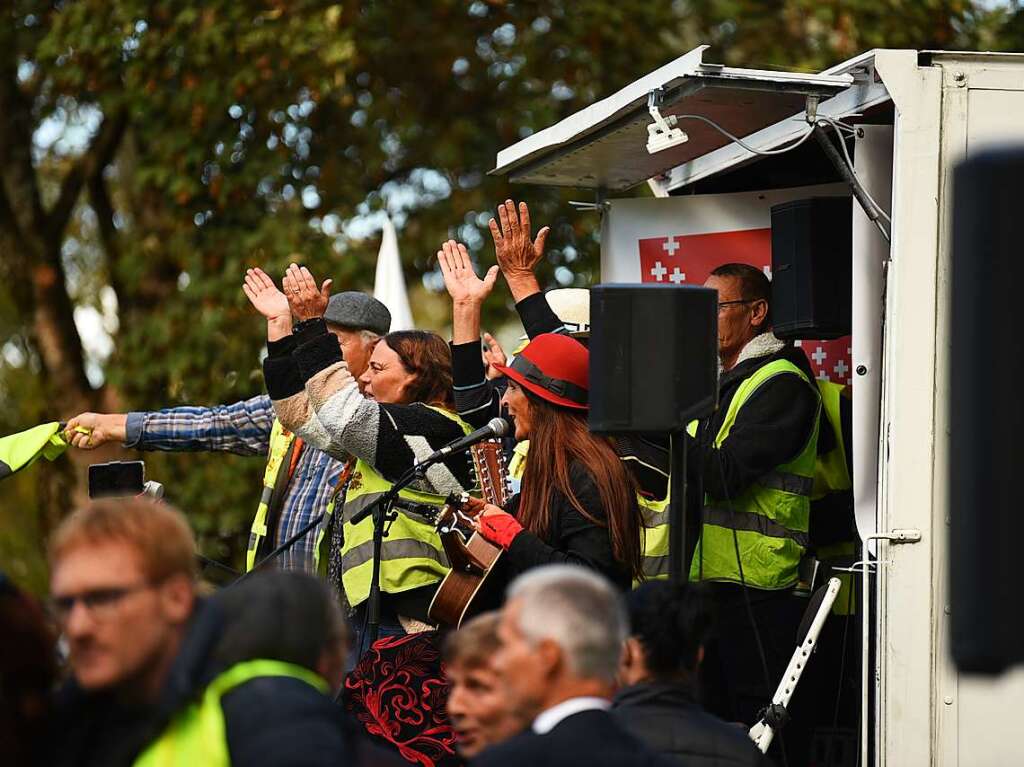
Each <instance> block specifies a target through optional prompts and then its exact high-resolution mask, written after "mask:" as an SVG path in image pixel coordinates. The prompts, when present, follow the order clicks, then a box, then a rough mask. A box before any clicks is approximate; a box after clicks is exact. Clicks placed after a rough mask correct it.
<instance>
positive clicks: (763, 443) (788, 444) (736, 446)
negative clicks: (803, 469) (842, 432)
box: [689, 345, 830, 499]
mask: <svg viewBox="0 0 1024 767" xmlns="http://www.w3.org/2000/svg"><path fill="white" fill-rule="evenodd" d="M778 359H786V360H789V361H790V362H792V363H794V364H795V365H796V366H797V367H798V368H800V369H801V370H802V371H803V372H804V373H805V374H806V375H807V378H808V380H809V381H812V382H813V381H814V373H813V371H812V370H811V366H810V363H808V361H807V356H806V355H805V354H804V353H803V351H802V350H801V349H798V348H796V347H793V346H789V345H787V346H785V347H783V348H782V349H781V350H780V351H778V352H775V353H774V354H768V355H766V356H763V357H754V358H752V359H747V360H744V361H743V362H741V363H739V364H738V365H736V366H735V367H734V368H733V369H732V370H730V371H728V372H727V373H724V374H723V375H722V377H721V379H720V380H719V384H718V409H717V410H716V411H715V412H714V413H713V414H712V415H711V417H710V418H708V419H705V420H702V421H701V422H700V427H699V429H698V432H697V439H695V440H694V441H693V442H692V443H691V460H690V461H689V468H690V472H691V473H692V474H691V479H694V480H696V481H699V482H700V483H701V484H702V486H703V490H704V492H706V493H708V494H710V495H711V496H712V497H714V498H720V499H725V498H736V497H737V496H738V495H739V494H740V493H742V492H743V491H744V490H746V489H747V488H748V487H750V486H751V485H752V484H754V482H756V481H757V480H758V479H759V478H761V477H762V476H764V475H765V474H767V473H768V472H769V471H772V470H773V469H775V468H776V467H778V466H779V465H781V464H783V463H786V462H787V461H791V460H793V458H795V457H796V456H797V455H798V454H799V453H800V451H801V450H802V449H803V446H804V445H805V444H807V440H808V438H809V437H810V435H811V432H812V430H813V429H814V423H815V417H816V416H817V413H818V410H819V399H818V396H817V393H816V392H815V389H814V388H812V387H813V384H812V386H808V384H807V383H806V382H804V381H802V380H800V379H799V378H798V377H797V376H794V375H780V376H775V377H774V378H772V379H770V380H769V381H767V382H766V383H764V384H763V385H761V386H760V387H758V389H757V391H755V392H754V394H753V395H751V397H750V398H749V399H748V400H747V401H746V402H745V403H744V405H743V407H742V408H740V411H739V414H738V415H737V417H736V421H735V423H734V424H733V425H732V428H731V429H730V431H729V436H728V437H727V438H726V439H725V441H724V442H723V443H722V446H721V448H715V446H714V442H715V436H716V435H717V434H718V431H719V429H720V428H721V426H722V423H723V422H724V421H725V415H726V413H727V412H728V411H729V403H731V402H732V398H733V397H734V396H735V395H736V391H737V389H739V386H740V384H741V383H742V382H743V381H744V380H745V379H747V378H749V377H750V376H751V375H753V374H754V373H755V372H756V371H757V370H758V369H760V368H761V367H763V366H765V365H767V364H769V363H771V362H774V361H775V360H778ZM826 432H829V430H828V429H822V430H821V433H822V438H824V439H828V436H827V435H826V434H825V433H826ZM829 433H830V432H829ZM692 453H696V455H695V456H694V455H692Z"/></svg>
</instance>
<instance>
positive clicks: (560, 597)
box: [508, 565, 629, 682]
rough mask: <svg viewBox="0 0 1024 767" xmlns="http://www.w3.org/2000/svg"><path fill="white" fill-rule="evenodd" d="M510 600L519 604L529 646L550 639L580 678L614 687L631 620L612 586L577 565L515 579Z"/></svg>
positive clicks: (539, 570)
mask: <svg viewBox="0 0 1024 767" xmlns="http://www.w3.org/2000/svg"><path fill="white" fill-rule="evenodd" d="M508 598H509V599H518V600H520V605H521V607H520V611H519V630H520V631H521V632H522V633H523V635H524V636H525V637H526V638H527V640H528V641H529V642H530V644H534V645H535V644H537V643H538V642H540V641H541V640H542V639H550V640H552V641H554V642H555V643H556V644H558V646H559V647H561V648H562V651H563V652H564V653H565V656H566V659H567V661H568V663H569V667H570V668H571V669H572V670H573V672H574V673H576V674H577V675H578V676H580V677H583V678H585V679H600V680H602V681H605V682H614V681H615V675H616V673H617V671H618V668H619V658H620V657H621V654H622V645H623V643H624V642H625V641H626V637H627V636H628V635H629V618H628V616H627V614H626V608H625V606H624V604H623V602H622V598H621V597H620V596H619V593H618V592H617V591H616V590H615V587H614V586H612V585H611V583H609V582H608V581H607V580H605V579H604V578H602V577H601V576H600V575H598V574H597V573H594V572H592V571H590V570H586V569H584V568H583V567H580V566H577V565H550V566H547V567H538V568H537V569H535V570H530V571H529V572H528V573H526V574H525V575H521V576H519V577H518V578H516V579H515V580H514V581H513V582H512V584H511V585H510V586H509V588H508Z"/></svg>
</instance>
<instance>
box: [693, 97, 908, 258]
mask: <svg viewBox="0 0 1024 767" xmlns="http://www.w3.org/2000/svg"><path fill="white" fill-rule="evenodd" d="M674 117H675V118H676V120H700V121H701V122H703V123H707V124H708V125H710V126H711V127H712V128H714V129H715V130H717V131H718V132H719V133H721V134H722V135H723V136H725V137H726V138H728V139H730V140H732V141H734V142H735V143H737V144H739V145H740V146H741V147H743V148H744V149H746V150H747V151H748V152H751V153H752V154H759V155H764V156H769V157H770V156H772V155H778V154H785V153H786V152H791V151H793V150H794V149H796V148H797V147H798V146H800V145H801V144H803V143H804V142H805V141H807V139H809V138H810V137H811V134H812V133H814V127H815V126H816V125H818V124H824V125H829V126H831V127H832V130H834V131H835V132H836V135H838V136H839V146H840V147H841V148H842V150H843V157H844V158H845V159H846V167H847V168H849V170H850V174H851V175H852V176H853V177H854V178H855V179H857V181H858V183H859V182H860V179H859V178H857V172H856V171H855V170H854V168H853V159H852V158H851V157H850V151H849V150H848V149H847V148H846V139H845V138H844V137H843V131H847V132H848V133H849V134H850V135H856V133H857V129H856V128H854V127H853V126H852V125H846V124H845V123H842V122H839V121H838V120H836V119H834V118H832V117H827V116H825V115H819V116H818V118H817V120H816V121H815V125H812V126H811V127H810V128H808V129H807V132H806V133H804V134H803V135H801V136H800V137H798V138H797V139H796V140H795V141H794V142H793V143H792V144H788V145H787V146H784V147H781V148H779V149H756V148H754V147H752V146H751V145H750V144H748V143H746V142H745V141H743V139H741V138H740V137H739V136H735V135H733V134H732V133H730V132H729V131H727V130H726V129H725V128H723V127H722V126H721V125H719V124H718V123H716V122H715V121H714V120H711V119H709V118H707V117H704V116H703V115H674ZM860 188H861V191H862V192H863V193H864V196H865V197H867V199H868V200H869V201H870V202H871V204H872V205H874V206H875V210H877V211H878V215H879V216H881V217H882V218H884V219H885V221H886V223H888V224H889V226H892V219H891V218H890V217H889V214H888V213H886V212H885V211H884V210H883V209H882V206H881V205H879V204H878V203H877V202H875V198H874V197H872V196H871V195H870V193H868V191H867V189H865V188H864V185H863V184H860ZM872 222H873V223H874V225H875V226H876V227H878V231H879V232H881V233H882V237H884V238H885V241H886V242H888V241H889V233H888V232H887V231H886V229H885V227H884V226H882V225H881V223H879V221H878V219H877V218H876V219H872Z"/></svg>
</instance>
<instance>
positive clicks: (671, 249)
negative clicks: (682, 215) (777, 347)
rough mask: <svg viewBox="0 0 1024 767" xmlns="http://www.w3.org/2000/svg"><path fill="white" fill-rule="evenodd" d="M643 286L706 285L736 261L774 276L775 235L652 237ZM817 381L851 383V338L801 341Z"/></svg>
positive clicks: (644, 245)
mask: <svg viewBox="0 0 1024 767" xmlns="http://www.w3.org/2000/svg"><path fill="white" fill-rule="evenodd" d="M637 246H638V250H639V255H640V278H641V281H642V282H660V283H674V284H676V285H682V284H686V285H703V284H704V281H705V280H706V279H707V278H708V276H709V275H710V274H711V270H712V269H714V268H715V267H717V266H721V265H722V264H727V263H731V262H736V263H743V264H750V265H751V266H756V267H757V268H758V269H761V270H763V271H764V273H765V274H767V275H768V276H769V277H771V276H772V274H771V272H772V230H771V229H740V230H737V231H734V232H714V233H707V234H691V235H685V234H683V235H669V236H668V237H647V238H644V239H641V240H638V241H637ZM796 345H797V346H800V347H802V348H803V350H804V352H805V353H806V354H807V357H808V359H810V361H811V367H812V368H813V369H814V373H815V375H817V376H818V378H824V379H826V380H829V381H835V382H836V383H843V384H848V383H850V357H851V354H852V349H851V346H850V337H849V336H844V337H843V338H837V339H835V340H832V341H797V342H796Z"/></svg>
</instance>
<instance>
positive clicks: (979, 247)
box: [939, 148, 1024, 673]
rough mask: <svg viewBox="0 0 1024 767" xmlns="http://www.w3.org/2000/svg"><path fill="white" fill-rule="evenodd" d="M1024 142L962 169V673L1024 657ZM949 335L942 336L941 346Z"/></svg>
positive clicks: (955, 403)
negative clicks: (1023, 318)
mask: <svg viewBox="0 0 1024 767" xmlns="http://www.w3.org/2000/svg"><path fill="white" fill-rule="evenodd" d="M1022 178H1024V148H1017V149H1005V148H1003V149H999V150H988V151H984V152H979V153H978V154H976V155H974V156H972V157H970V158H969V159H967V160H966V161H964V162H963V163H962V164H961V165H959V166H958V167H957V168H956V169H955V170H954V173H953V252H952V275H951V279H950V283H949V284H950V291H951V297H950V298H951V307H950V335H951V338H950V340H951V343H952V347H951V356H950V367H951V372H950V382H949V383H950V395H949V401H948V402H943V403H941V404H942V405H943V406H946V407H948V408H949V421H950V423H949V426H950V432H949V440H950V443H949V492H950V497H949V523H950V524H949V557H950V563H949V569H950V577H951V583H950V586H951V594H950V604H951V608H952V636H951V638H952V649H953V658H954V660H955V661H956V664H957V666H958V667H959V668H960V669H961V670H963V671H974V672H983V673H996V672H999V671H1002V670H1004V669H1006V668H1007V667H1009V666H1011V665H1013V664H1016V663H1019V662H1021V661H1022V660H1024V641H1022V639H1021V638H1022V637H1024V611H1022V610H1021V604H1022V599H1021V569H1020V564H1021V561H1022V560H1024V556H1022V549H1024V503H1022V501H1021V487H1020V486H1019V485H1018V484H1017V478H1018V477H1019V476H1020V473H1021V467H1022V466H1024V442H1022V434H1021V429H1022V427H1024V397H1022V393H1021V386H1020V382H1021V380H1024V356H1021V353H1020V335H1021V330H1020V321H1019V315H1018V314H1017V309H1018V307H1019V306H1020V305H1021V290H1022V287H1024V259H1022V257H1021V255H1022V254H1021V242H1024V216H1021V209H1020V201H1021V191H1020V184H1021V179H1022ZM942 341H943V339H942V338H939V344H941V343H942Z"/></svg>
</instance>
